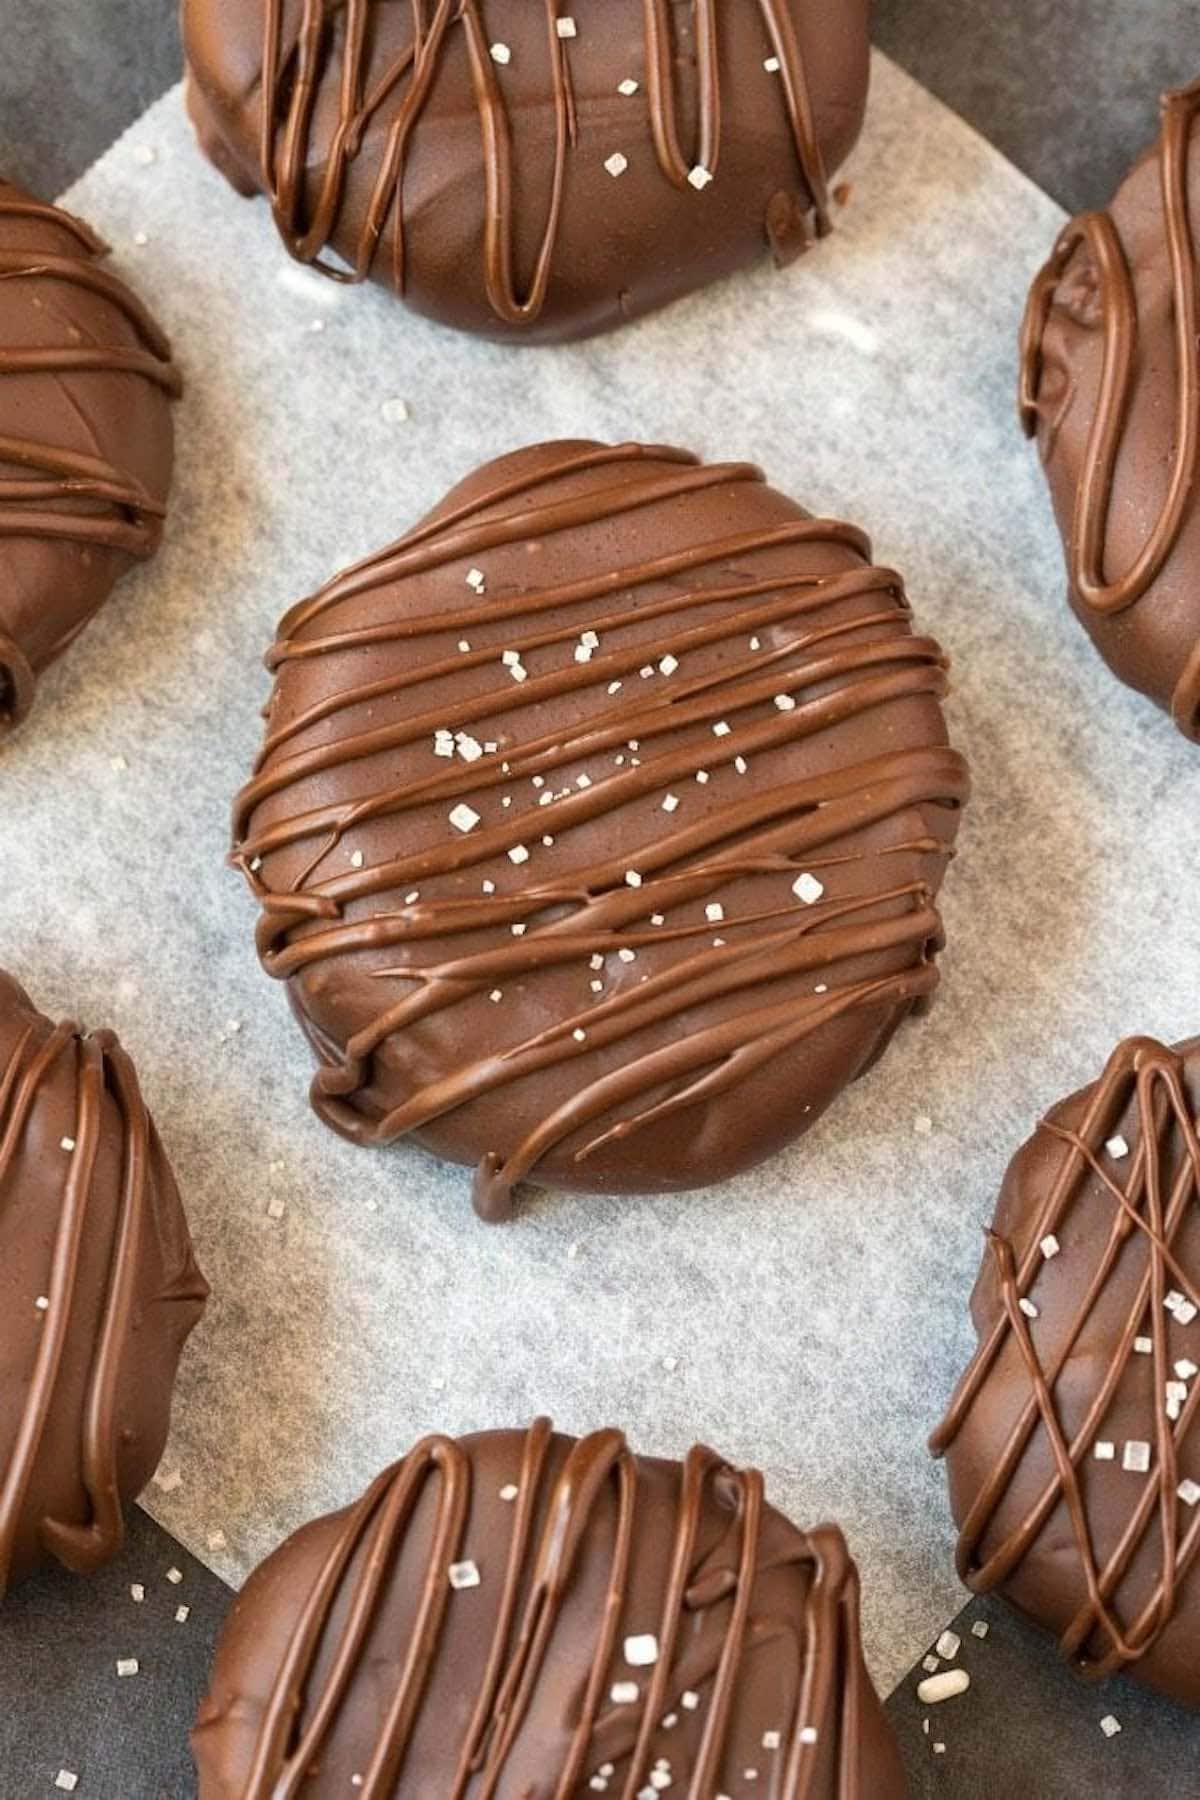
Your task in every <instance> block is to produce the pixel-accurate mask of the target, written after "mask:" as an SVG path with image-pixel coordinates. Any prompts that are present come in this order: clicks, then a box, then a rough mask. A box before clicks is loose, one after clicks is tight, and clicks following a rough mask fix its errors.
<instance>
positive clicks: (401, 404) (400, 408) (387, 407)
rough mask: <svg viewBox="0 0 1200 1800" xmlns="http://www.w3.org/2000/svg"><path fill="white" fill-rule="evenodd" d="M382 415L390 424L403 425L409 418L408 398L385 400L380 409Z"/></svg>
mask: <svg viewBox="0 0 1200 1800" xmlns="http://www.w3.org/2000/svg"><path fill="white" fill-rule="evenodd" d="M379 412H380V417H381V418H382V419H383V420H384V422H385V423H386V424H388V425H403V424H404V423H405V421H406V420H407V418H408V402H407V400H400V399H395V400H385V401H384V403H383V405H382V406H381V407H380V409H379Z"/></svg>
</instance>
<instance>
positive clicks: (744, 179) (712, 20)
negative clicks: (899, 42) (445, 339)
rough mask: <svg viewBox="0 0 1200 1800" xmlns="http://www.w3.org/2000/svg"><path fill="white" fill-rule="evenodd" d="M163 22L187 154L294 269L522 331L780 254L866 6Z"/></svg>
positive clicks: (565, 331)
mask: <svg viewBox="0 0 1200 1800" xmlns="http://www.w3.org/2000/svg"><path fill="white" fill-rule="evenodd" d="M183 22H184V42H185V48H186V54H187V68H188V104H189V108H190V110H191V114H192V118H193V121H194V123H195V125H196V128H197V131H198V134H199V137H200V142H201V144H202V146H203V148H204V149H205V150H206V151H207V153H208V155H209V156H210V157H211V158H212V160H213V161H214V162H215V163H216V164H217V166H218V167H219V168H220V169H221V170H222V172H223V173H224V174H225V175H226V176H227V178H228V179H229V181H230V182H231V183H232V184H233V186H234V187H235V188H236V189H237V190H238V192H239V193H242V194H247V195H249V194H254V193H259V192H261V193H265V194H266V195H267V196H268V197H269V199H270V201H271V206H272V211H273V213H274V217H275V221H276V224H277V226H278V228H279V231H280V234H281V236H282V238H283V240H284V243H285V244H286V246H287V248H288V250H289V251H290V253H291V254H292V255H293V256H294V257H296V258H297V259H298V260H300V261H302V262H309V263H313V264H314V265H315V266H316V267H317V268H320V269H322V270H323V271H324V272H325V273H327V274H334V275H335V276H336V278H337V279H347V278H349V279H355V280H362V279H365V278H368V277H370V278H373V279H376V280H378V281H380V282H382V283H384V284H386V285H388V286H390V287H391V288H392V289H393V290H394V291H395V292H396V293H399V294H402V295H403V296H404V298H405V299H406V300H407V301H408V302H409V304H410V305H412V306H413V307H415V308H416V310H417V311H418V312H422V313H426V314H428V315H429V316H430V317H432V318H435V319H440V320H442V321H444V322H445V323H447V324H450V325H456V326H460V327H461V328H463V329H464V330H468V331H478V332H483V333H485V334H486V335H488V336H493V337H513V338H518V339H522V340H524V341H527V342H533V341H538V340H540V341H546V340H553V339H563V338H573V337H582V336H585V335H587V334H588V333H591V332H596V331H601V330H604V329H606V328H608V327H610V326H613V325H618V324H621V323H622V322H623V321H624V320H626V319H629V318H633V317H636V316H637V315H638V314H639V313H644V312H649V311H650V310H651V309H653V308H655V307H658V306H662V305H663V304H664V303H665V302H667V301H669V300H674V299H676V298H678V297H679V296H680V295H681V294H686V293H689V292H690V291H691V290H692V289H693V288H697V287H701V286H703V285H704V284H705V283H706V282H709V281H712V280H714V279H715V278H716V277H718V276H720V275H724V274H727V273H728V272H730V271H731V270H733V269H737V268H741V267H742V266H744V265H745V264H747V263H749V262H752V261H754V260H755V259H756V258H757V257H758V256H760V255H761V254H762V253H763V252H764V251H765V250H766V249H767V248H768V246H769V247H770V248H771V249H772V250H773V251H774V254H775V257H776V260H777V262H778V263H780V264H781V265H783V264H785V263H788V262H790V261H792V260H793V259H794V258H795V257H796V256H798V255H799V254H800V252H801V251H802V250H804V249H805V248H806V247H807V246H808V244H809V243H810V242H811V240H812V237H813V236H814V235H818V236H819V235H823V234H824V233H825V232H827V231H828V230H829V228H830V202H829V192H828V177H829V175H830V173H831V172H832V171H833V170H834V169H835V168H836V167H837V165H838V164H839V163H840V162H841V161H842V159H843V158H844V157H845V156H846V154H847V152H848V151H849V149H850V147H851V145H852V144H853V143H854V140H855V139H856V137H857V136H858V132H859V127H860V125H861V123H862V115H863V109H864V106H865V103H866V93H867V76H868V48H867V4H866V0H744V3H741V0H739V4H738V5H736V6H720V5H718V4H717V0H689V3H685V4H682V5H681V4H679V3H678V0H604V5H603V7H602V8H601V7H597V6H584V5H580V6H579V7H577V8H576V9H575V12H574V14H572V12H571V9H570V8H569V7H568V5H567V4H566V0H486V3H485V0H412V3H411V4H384V3H383V0H346V3H345V4H342V3H338V4H333V3H331V0H185V4H184V8H183ZM560 27H561V28H562V30H563V32H564V33H566V32H568V31H569V30H571V28H572V27H573V31H572V34H571V35H560V34H559V29H560ZM493 51H494V52H495V54H493ZM768 62H770V63H772V64H773V65H774V66H773V67H772V68H770V69H768V68H766V67H764V65H765V64H766V63H768ZM631 82H632V83H636V88H635V91H634V92H632V93H630V92H628V91H624V92H623V91H622V85H623V84H624V85H625V87H626V90H627V89H628V84H629V83H631ZM614 157H616V158H620V159H623V166H622V163H621V162H616V163H613V164H612V168H611V169H610V167H609V166H607V165H609V164H610V161H611V159H613V158H614ZM706 176H707V177H709V178H710V179H707V180H706ZM331 252H332V253H334V254H335V255H336V257H337V258H338V259H339V260H338V261H336V262H334V261H332V260H331Z"/></svg>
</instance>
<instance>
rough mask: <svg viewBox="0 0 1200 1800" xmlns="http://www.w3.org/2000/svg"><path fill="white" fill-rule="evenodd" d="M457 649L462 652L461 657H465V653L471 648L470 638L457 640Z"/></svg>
mask: <svg viewBox="0 0 1200 1800" xmlns="http://www.w3.org/2000/svg"><path fill="white" fill-rule="evenodd" d="M458 647H459V649H460V650H461V651H462V653H463V655H464V656H465V655H466V653H467V651H468V650H469V649H470V648H471V640H470V638H459V640H458Z"/></svg>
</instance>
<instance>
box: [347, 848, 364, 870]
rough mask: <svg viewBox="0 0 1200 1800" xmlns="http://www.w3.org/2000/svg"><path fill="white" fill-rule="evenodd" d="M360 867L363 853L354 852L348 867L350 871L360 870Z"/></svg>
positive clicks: (359, 851)
mask: <svg viewBox="0 0 1200 1800" xmlns="http://www.w3.org/2000/svg"><path fill="white" fill-rule="evenodd" d="M362 866H363V853H362V851H361V850H355V851H354V852H353V854H352V855H351V857H350V867H351V868H352V869H361V868H362Z"/></svg>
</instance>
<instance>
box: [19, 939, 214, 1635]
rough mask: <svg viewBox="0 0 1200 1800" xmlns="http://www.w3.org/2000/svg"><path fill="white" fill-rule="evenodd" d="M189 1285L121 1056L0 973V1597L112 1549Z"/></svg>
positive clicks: (150, 1140)
mask: <svg viewBox="0 0 1200 1800" xmlns="http://www.w3.org/2000/svg"><path fill="white" fill-rule="evenodd" d="M207 1294H208V1289H207V1287H206V1285H205V1283H204V1280H203V1277H202V1276H201V1275H200V1272H199V1270H198V1269H197V1267H196V1263H195V1258H194V1257H193V1255H192V1247H191V1242H190V1240H189V1238H188V1232H187V1225H186V1223H185V1220H184V1216H183V1210H182V1208H181V1206H180V1203H179V1195H178V1192H177V1190H176V1187H175V1181H174V1178H173V1176H172V1174H171V1170H170V1167H169V1165H168V1163H167V1159H166V1156H165V1155H164V1153H163V1148H162V1145H161V1144H160V1142H159V1140H158V1134H157V1132H156V1131H155V1129H154V1126H153V1124H152V1122H151V1120H150V1118H149V1116H148V1114H147V1112H146V1108H145V1105H144V1103H143V1101H142V1097H141V1094H140V1093H139V1091H138V1084H137V1077H136V1075H135V1073H134V1070H133V1066H132V1064H131V1063H130V1061H129V1058H128V1057H127V1056H126V1054H125V1052H124V1051H123V1050H122V1049H121V1047H120V1045H119V1044H118V1043H117V1041H116V1039H115V1038H114V1037H113V1036H112V1034H111V1032H106V1031H99V1032H93V1033H91V1034H90V1035H88V1036H84V1035H83V1034H82V1033H81V1032H80V1031H79V1029H78V1027H77V1026H75V1025H72V1024H70V1023H66V1024H62V1025H52V1024H51V1022H50V1020H49V1019H46V1018H44V1017H43V1016H42V1015H41V1014H40V1013H39V1012H38V1011H37V1010H36V1009H35V1007H34V1006H33V1004H32V1002H31V1001H30V999H29V997H28V995H27V994H25V993H24V992H23V990H22V989H21V988H19V987H18V986H17V984H16V982H15V981H13V980H11V979H10V977H8V976H7V975H4V974H2V973H0V1600H2V1599H3V1597H4V1592H5V1589H6V1588H7V1587H8V1585H9V1583H10V1582H13V1581H16V1580H18V1579H20V1577H22V1576H24V1575H27V1574H29V1573H30V1572H31V1571H32V1570H33V1569H35V1568H37V1567H38V1565H39V1564H41V1563H44V1562H46V1561H48V1560H49V1559H51V1558H56V1559H57V1560H58V1561H59V1562H60V1563H63V1564H64V1565H65V1566H66V1567H67V1568H69V1569H74V1570H77V1571H80V1572H88V1571H90V1570H93V1569H96V1568H98V1567H99V1566H100V1565H101V1563H104V1562H106V1561H107V1560H108V1559H109V1558H110V1557H112V1556H115V1555H116V1553H117V1551H118V1550H119V1549H120V1547H121V1543H122V1540H123V1537H124V1521H123V1518H122V1504H123V1502H125V1501H127V1500H131V1499H132V1498H133V1497H134V1496H135V1495H137V1494H139V1493H140V1492H141V1490H142V1489H143V1488H144V1487H145V1485H146V1483H147V1482H148V1481H149V1479H150V1477H151V1475H152V1474H153V1472H154V1470H155V1468H156V1467H157V1465H158V1460H159V1458H160V1456H161V1455H162V1450H163V1445H164V1443H165V1442H166V1436H167V1425H168V1420H169V1415H170V1408H171V1387H172V1384H173V1382H174V1379H175V1366H176V1363H177V1361H178V1359H179V1352H180V1350H181V1349H182V1347H183V1343H184V1340H185V1339H186V1337H187V1335H188V1333H189V1331H190V1330H191V1329H192V1326H193V1325H194V1324H195V1323H196V1321H197V1319H198V1318H199V1317H200V1314H201V1312H202V1311H203V1309H204V1301H205V1299H206V1297H207Z"/></svg>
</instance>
